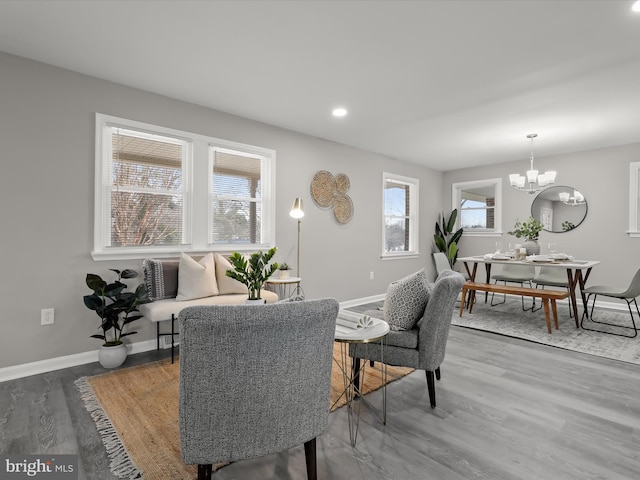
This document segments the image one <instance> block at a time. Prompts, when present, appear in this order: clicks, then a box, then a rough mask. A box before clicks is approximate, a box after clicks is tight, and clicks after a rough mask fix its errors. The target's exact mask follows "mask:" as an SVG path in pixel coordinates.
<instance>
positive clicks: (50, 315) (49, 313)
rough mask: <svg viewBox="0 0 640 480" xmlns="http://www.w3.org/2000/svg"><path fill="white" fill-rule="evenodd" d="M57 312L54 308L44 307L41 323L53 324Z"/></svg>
mask: <svg viewBox="0 0 640 480" xmlns="http://www.w3.org/2000/svg"><path fill="white" fill-rule="evenodd" d="M55 312H56V311H55V309H53V308H43V309H42V310H40V325H53V320H54V318H55Z"/></svg>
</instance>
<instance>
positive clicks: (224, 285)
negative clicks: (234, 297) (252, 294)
mask: <svg viewBox="0 0 640 480" xmlns="http://www.w3.org/2000/svg"><path fill="white" fill-rule="evenodd" d="M214 260H215V262H216V281H217V282H218V290H219V291H220V295H227V294H230V293H231V294H233V293H244V294H245V295H247V294H248V293H249V289H247V286H246V285H244V284H242V283H240V282H239V281H237V280H234V279H233V278H231V277H227V270H233V265H231V262H230V261H229V260H227V259H226V258H224V257H223V256H222V255H220V254H219V253H216V254H215V255H214Z"/></svg>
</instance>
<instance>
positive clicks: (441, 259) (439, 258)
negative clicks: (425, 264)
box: [433, 252, 452, 275]
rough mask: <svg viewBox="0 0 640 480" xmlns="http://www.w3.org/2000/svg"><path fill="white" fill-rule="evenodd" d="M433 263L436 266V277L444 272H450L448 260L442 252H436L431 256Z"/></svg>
mask: <svg viewBox="0 0 640 480" xmlns="http://www.w3.org/2000/svg"><path fill="white" fill-rule="evenodd" d="M433 261H434V262H435V264H436V275H440V274H441V273H442V272H444V271H445V270H451V269H452V268H451V265H450V264H449V259H448V258H447V256H446V255H445V254H444V253H442V252H436V253H434V254H433Z"/></svg>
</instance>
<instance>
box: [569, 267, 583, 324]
mask: <svg viewBox="0 0 640 480" xmlns="http://www.w3.org/2000/svg"><path fill="white" fill-rule="evenodd" d="M578 276H580V278H582V272H581V270H580V269H579V268H578V269H576V273H575V276H574V275H573V272H572V270H571V269H570V268H567V279H568V280H569V295H571V304H572V306H573V319H574V320H575V321H576V328H580V321H579V320H578V304H577V303H576V285H577V284H578Z"/></svg>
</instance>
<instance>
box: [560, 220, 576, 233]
mask: <svg viewBox="0 0 640 480" xmlns="http://www.w3.org/2000/svg"><path fill="white" fill-rule="evenodd" d="M574 228H576V226H575V225H574V224H573V223H571V222H570V221H569V220H565V221H564V222H562V231H564V232H568V231H569V230H573V229H574Z"/></svg>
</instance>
